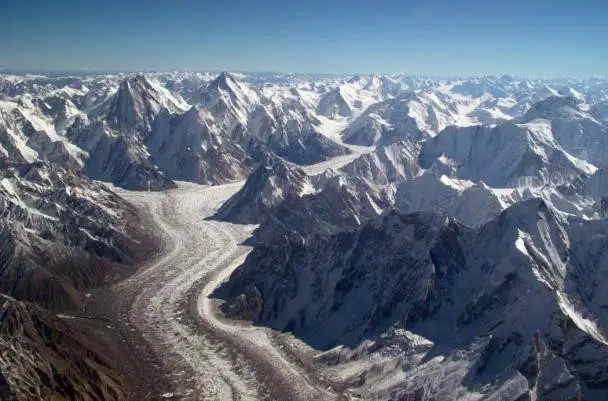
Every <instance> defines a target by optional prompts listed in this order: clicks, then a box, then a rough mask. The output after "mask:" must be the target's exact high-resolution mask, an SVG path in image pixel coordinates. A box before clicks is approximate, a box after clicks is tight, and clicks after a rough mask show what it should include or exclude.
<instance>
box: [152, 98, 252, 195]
mask: <svg viewBox="0 0 608 401" xmlns="http://www.w3.org/2000/svg"><path fill="white" fill-rule="evenodd" d="M253 145H255V144H253ZM146 146H147V149H148V151H149V152H150V155H151V160H152V162H153V163H154V164H155V165H157V166H158V167H159V168H160V169H161V170H162V171H163V172H164V173H165V174H166V176H167V177H169V178H171V179H173V180H181V181H190V182H196V183H200V184H207V185H214V184H222V183H226V182H230V181H234V180H238V179H244V178H245V177H246V176H247V174H248V173H249V172H250V171H251V169H252V167H253V166H254V165H255V162H256V159H257V158H258V157H259V156H260V155H261V153H262V150H261V145H257V148H258V149H253V147H252V146H247V144H244V146H241V145H239V144H238V143H235V141H233V140H232V139H231V138H229V137H226V136H225V135H223V134H222V133H220V132H219V129H218V127H217V126H216V125H215V123H214V120H213V118H212V117H211V115H210V114H209V112H208V111H207V110H205V109H200V110H199V109H197V108H194V107H193V108H192V109H190V111H188V112H186V113H184V114H170V113H169V112H168V111H163V112H161V113H160V114H159V116H158V117H157V119H156V121H155V123H154V126H153V129H152V132H151V133H150V135H149V136H148V138H147V140H146Z"/></svg>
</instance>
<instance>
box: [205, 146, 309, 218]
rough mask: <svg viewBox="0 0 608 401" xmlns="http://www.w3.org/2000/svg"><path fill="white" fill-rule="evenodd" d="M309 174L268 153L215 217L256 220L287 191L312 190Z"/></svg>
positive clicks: (302, 193)
mask: <svg viewBox="0 0 608 401" xmlns="http://www.w3.org/2000/svg"><path fill="white" fill-rule="evenodd" d="M314 190H315V189H314V187H313V184H312V182H311V180H310V177H308V176H307V175H306V173H305V172H304V171H302V170H301V169H299V168H298V167H296V166H293V165H290V164H288V163H286V162H284V161H282V160H281V159H279V158H277V157H273V156H271V157H268V158H266V160H264V161H263V162H262V163H260V165H259V166H258V167H257V168H256V169H255V170H254V171H253V172H252V173H251V174H250V175H249V177H248V178H247V181H246V182H245V185H244V186H243V188H241V190H239V192H237V193H236V194H234V196H232V197H231V198H230V199H228V200H227V201H226V203H224V205H222V207H221V208H220V209H219V210H218V212H217V215H216V217H217V218H219V219H222V220H227V221H231V222H233V223H240V224H250V223H259V222H260V221H261V220H262V219H263V218H264V217H266V216H267V215H268V214H270V213H271V212H272V210H273V209H274V208H275V207H276V206H277V205H278V204H279V203H280V202H282V201H283V200H284V199H285V198H286V197H287V196H288V195H289V194H291V193H295V194H298V195H300V196H301V195H304V194H306V193H310V192H314Z"/></svg>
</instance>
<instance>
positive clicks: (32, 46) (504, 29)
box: [0, 0, 608, 77]
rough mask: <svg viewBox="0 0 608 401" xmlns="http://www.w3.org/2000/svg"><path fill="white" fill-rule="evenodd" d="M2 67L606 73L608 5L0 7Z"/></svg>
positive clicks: (434, 1) (437, 2) (79, 0)
mask: <svg viewBox="0 0 608 401" xmlns="http://www.w3.org/2000/svg"><path fill="white" fill-rule="evenodd" d="M0 68H17V69H74V68H88V69H96V70H129V71H132V70H139V69H151V70H174V69H179V70H182V69H192V70H240V71H283V72H288V71H290V72H310V73H313V72H325V73H352V72H360V73H369V72H406V73H411V74H424V75H482V74H503V73H507V74H512V75H523V76H579V77H587V76H591V75H606V74H607V73H608V0H568V1H564V0H551V1H550V0H509V1H507V0H417V1H408V0H401V1H396V0H376V1H374V0H350V1H342V0H325V1H320V0H281V1H278V0H220V1H209V0H172V1H168V0H167V1H162V0H155V1H154V0H152V1H142V0H121V1H118V0H0Z"/></svg>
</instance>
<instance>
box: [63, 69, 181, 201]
mask: <svg viewBox="0 0 608 401" xmlns="http://www.w3.org/2000/svg"><path fill="white" fill-rule="evenodd" d="M162 109H166V110H170V111H172V112H174V113H177V112H183V111H185V110H186V109H187V105H186V104H185V102H184V101H183V100H182V99H181V98H179V97H177V96H175V95H173V94H172V93H170V92H169V91H168V90H167V89H165V88H164V87H162V86H161V85H160V84H159V83H158V82H156V81H155V80H152V79H150V78H148V77H146V76H143V75H137V76H135V77H132V78H126V79H124V80H123V81H122V82H121V84H120V87H119V88H118V91H117V92H116V93H115V94H114V95H113V96H112V97H110V98H109V99H108V100H107V101H106V102H104V103H102V104H101V105H100V106H99V107H98V108H97V109H96V110H94V111H93V112H92V113H91V115H90V118H89V119H86V120H85V119H82V118H78V119H76V121H75V122H74V124H72V125H71V126H70V128H69V129H68V131H67V134H66V136H67V137H68V138H70V140H71V141H72V142H73V143H74V144H75V145H77V146H78V147H80V148H81V149H84V150H85V151H87V152H88V154H89V157H88V158H87V160H86V164H85V166H84V171H85V172H86V174H87V175H89V176H91V177H93V178H95V179H98V180H103V181H110V182H112V183H114V184H116V185H119V186H121V187H124V188H127V189H134V190H145V189H148V188H150V189H153V190H163V189H167V188H171V187H173V186H174V183H173V182H172V181H170V180H169V179H167V178H165V176H164V175H163V173H162V172H161V171H159V170H158V168H157V167H156V166H154V165H153V164H152V163H151V162H150V161H149V160H148V156H149V152H148V150H147V149H146V148H145V145H144V141H145V140H146V138H147V137H148V135H149V133H150V130H151V128H152V123H153V121H154V119H155V118H156V116H157V115H158V114H159V113H160V111H161V110H162Z"/></svg>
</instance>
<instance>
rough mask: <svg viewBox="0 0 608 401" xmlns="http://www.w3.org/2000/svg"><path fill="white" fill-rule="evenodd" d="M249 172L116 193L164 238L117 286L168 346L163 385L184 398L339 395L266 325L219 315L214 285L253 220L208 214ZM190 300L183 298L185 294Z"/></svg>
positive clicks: (241, 248)
mask: <svg viewBox="0 0 608 401" xmlns="http://www.w3.org/2000/svg"><path fill="white" fill-rule="evenodd" d="M242 185H243V182H239V183H234V184H226V185H221V186H213V187H208V186H199V185H196V184H189V183H181V184H179V187H178V188H177V189H173V190H169V191H167V192H164V193H158V192H131V191H124V190H117V191H118V193H119V194H120V195H121V196H122V197H124V198H125V199H127V200H128V201H130V202H131V203H133V204H134V205H137V206H138V207H140V208H144V209H148V210H149V211H150V214H151V216H153V218H154V222H155V223H156V225H157V226H158V227H159V228H160V229H162V231H163V236H165V237H166V239H167V242H168V245H167V248H166V250H165V253H163V254H162V256H161V257H160V258H159V259H157V260H155V261H154V263H152V264H151V265H149V266H146V267H144V268H142V270H141V271H140V272H139V273H137V274H135V275H133V276H132V277H130V278H129V279H127V280H125V281H124V282H122V283H120V284H119V285H118V286H117V287H116V288H115V291H116V292H117V293H119V294H122V296H123V297H124V296H125V294H129V295H128V296H129V297H133V298H132V301H131V304H130V305H129V307H128V310H127V312H126V316H124V319H125V320H126V321H125V322H123V324H124V323H127V324H128V325H129V326H130V327H132V328H134V329H136V330H139V331H141V332H142V333H143V337H144V339H145V340H146V341H148V342H150V344H151V345H152V346H153V348H154V349H155V350H156V351H157V352H159V353H160V354H161V355H162V358H161V359H162V361H163V362H164V364H165V365H164V366H163V367H162V368H161V367H159V366H155V367H147V368H150V369H159V368H160V369H161V370H163V371H166V372H167V374H168V375H170V376H171V385H172V387H171V388H169V389H167V391H166V392H165V393H164V394H166V396H167V397H171V398H172V399H183V400H199V399H205V400H222V401H224V400H263V399H273V400H276V399H282V400H310V399H324V400H333V399H340V398H339V397H338V395H337V394H336V393H335V392H334V391H332V389H331V387H330V386H329V385H328V383H327V382H323V381H322V380H320V379H319V378H317V377H315V376H314V372H310V371H306V370H305V369H303V368H300V367H298V366H297V365H293V363H292V362H291V360H290V359H288V357H287V356H285V355H283V352H282V351H281V349H280V348H279V346H278V345H276V344H275V343H274V342H273V340H272V337H273V336H272V335H271V333H270V329H264V328H256V327H246V326H245V325H242V324H238V323H233V322H229V321H226V320H224V319H223V318H220V317H218V316H217V315H216V308H215V306H214V303H213V301H212V300H211V299H210V298H209V295H210V294H211V293H212V291H214V290H215V289H216V287H217V286H219V285H220V284H221V282H222V281H223V280H225V279H226V278H227V277H228V276H229V275H230V274H231V273H232V271H233V270H234V269H235V268H236V267H237V266H239V265H240V264H241V263H242V262H243V261H244V259H245V257H246V255H247V254H248V253H249V252H250V251H251V247H250V246H246V245H242V242H243V241H245V240H246V239H247V238H248V237H250V236H251V233H252V231H253V229H254V228H255V226H252V225H237V224H231V223H225V222H218V221H213V220H209V219H207V218H208V217H210V216H212V214H213V213H214V212H215V211H216V209H217V208H218V207H219V206H220V205H221V204H222V203H223V202H224V201H225V200H227V199H228V198H229V197H230V196H232V195H233V194H234V193H235V192H236V191H238V190H239V189H240V187H242ZM186 300H187V303H188V304H187V306H186V307H184V306H185V305H184V302H185V301H186Z"/></svg>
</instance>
